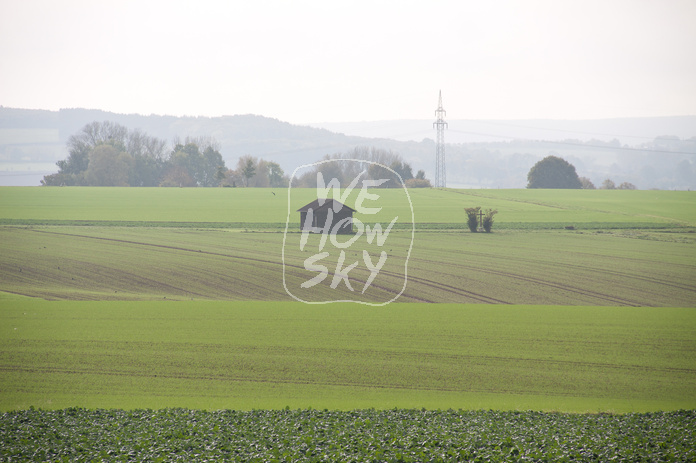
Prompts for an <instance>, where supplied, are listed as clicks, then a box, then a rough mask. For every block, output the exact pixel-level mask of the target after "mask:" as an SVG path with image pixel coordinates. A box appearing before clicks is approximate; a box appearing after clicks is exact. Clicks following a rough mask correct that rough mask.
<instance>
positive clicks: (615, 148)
mask: <svg viewBox="0 0 696 463" xmlns="http://www.w3.org/2000/svg"><path fill="white" fill-rule="evenodd" d="M452 132H456V133H463V134H467V135H479V136H483V137H494V138H505V139H509V138H510V137H507V136H504V135H493V134H490V133H479V132H468V131H464V130H454V129H453V130H452ZM514 141H524V142H533V143H544V144H553V145H568V146H580V147H583V148H598V149H604V150H621V151H639V152H641V153H660V154H688V155H691V156H696V153H691V152H688V151H669V150H660V149H649V148H632V147H629V146H606V145H592V144H587V143H575V142H571V141H553V140H534V139H531V138H515V139H514ZM481 143H483V142H481Z"/></svg>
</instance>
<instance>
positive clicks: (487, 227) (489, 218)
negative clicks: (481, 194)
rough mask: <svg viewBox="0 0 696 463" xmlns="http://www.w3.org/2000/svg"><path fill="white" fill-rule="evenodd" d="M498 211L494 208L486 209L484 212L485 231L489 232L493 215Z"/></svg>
mask: <svg viewBox="0 0 696 463" xmlns="http://www.w3.org/2000/svg"><path fill="white" fill-rule="evenodd" d="M497 213H498V211H497V210H495V209H488V210H487V211H486V214H485V215H484V216H483V230H484V231H485V232H486V233H490V232H491V227H493V216H494V215H496V214H497Z"/></svg>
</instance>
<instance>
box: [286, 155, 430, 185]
mask: <svg viewBox="0 0 696 463" xmlns="http://www.w3.org/2000/svg"><path fill="white" fill-rule="evenodd" d="M348 160H357V161H363V162H351V161H348ZM321 161H324V162H319V163H317V164H315V165H314V166H313V168H312V169H309V170H307V171H305V172H304V173H302V174H301V175H300V176H299V177H298V178H296V179H293V186H296V187H308V188H312V187H316V186H317V175H318V173H320V172H321V174H322V176H323V178H324V179H333V178H335V179H337V180H338V181H339V182H340V184H341V185H348V184H350V183H351V182H352V181H353V179H355V178H356V177H357V176H358V175H361V174H362V177H361V178H362V179H366V180H367V179H370V180H383V183H381V184H380V185H379V187H380V188H399V187H401V186H402V182H403V184H404V185H406V187H408V188H425V187H430V186H431V184H430V180H428V179H426V178H425V172H424V171H422V170H419V171H418V172H416V174H415V175H414V174H413V169H412V168H411V165H410V164H408V163H407V162H406V161H404V160H403V159H401V156H400V155H399V154H398V153H394V152H393V151H389V150H383V149H377V148H368V147H357V148H355V149H354V150H353V151H352V152H350V153H347V154H335V155H333V156H329V155H326V156H324V158H323V159H322V160H321ZM326 161H332V162H326Z"/></svg>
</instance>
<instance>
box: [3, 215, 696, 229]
mask: <svg viewBox="0 0 696 463" xmlns="http://www.w3.org/2000/svg"><path fill="white" fill-rule="evenodd" d="M0 226H56V227H126V228H195V229H209V228H211V229H237V230H240V229H241V230H274V231H285V226H286V224H285V223H283V222H267V223H263V222H259V223H256V222H173V221H128V220H125V221H124V220H56V219H9V218H0ZM412 227H413V224H412V223H410V222H401V223H395V224H394V225H393V226H392V228H393V229H394V230H410V229H411V228H412ZM415 228H416V230H465V231H466V230H468V227H467V225H466V223H464V222H462V223H440V222H421V223H416V225H415ZM496 229H498V230H564V229H569V230H663V229H665V230H690V229H693V227H691V226H689V225H685V224H682V223H675V222H670V223H658V222H578V223H567V222H496V223H495V224H494V226H493V231H495V230H496ZM288 231H291V232H296V231H299V222H297V223H294V222H291V223H290V225H289V227H288Z"/></svg>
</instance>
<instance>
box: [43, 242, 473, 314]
mask: <svg viewBox="0 0 696 463" xmlns="http://www.w3.org/2000/svg"><path fill="white" fill-rule="evenodd" d="M32 231H33V232H36V233H45V234H50V235H58V236H69V237H74V238H83V239H90V240H100V241H106V242H113V243H123V244H129V245H133V246H145V247H153V248H158V249H169V250H173V251H181V252H190V253H194V254H197V255H210V256H216V257H224V258H228V259H236V260H242V261H248V262H257V263H262V264H270V265H272V266H282V265H285V266H286V267H291V268H294V269H299V270H305V268H304V267H302V266H299V265H290V264H283V263H282V262H278V261H274V260H267V259H261V258H258V257H245V256H234V255H230V254H225V253H221V252H213V251H203V250H200V249H191V248H185V247H181V246H171V245H166V244H156V243H145V242H141V241H133V240H124V239H118V238H105V237H101V236H89V235H80V234H74V233H61V232H54V231H48V230H32ZM391 275H392V276H394V275H396V274H394V273H391ZM351 279H353V280H354V281H357V282H360V283H363V284H365V283H366V281H365V280H360V279H355V278H351ZM371 286H372V287H374V288H376V289H379V290H382V291H384V292H386V293H389V294H393V295H397V294H399V291H395V290H393V289H392V288H387V287H384V286H379V285H375V284H374V283H372V284H371ZM452 292H454V291H452ZM401 296H402V297H407V298H409V299H413V300H414V301H416V302H425V303H434V302H436V301H432V300H428V299H423V298H421V297H418V296H414V295H411V294H406V293H405V292H404V293H403V294H401ZM479 297H484V298H485V297H486V296H483V295H479Z"/></svg>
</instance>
